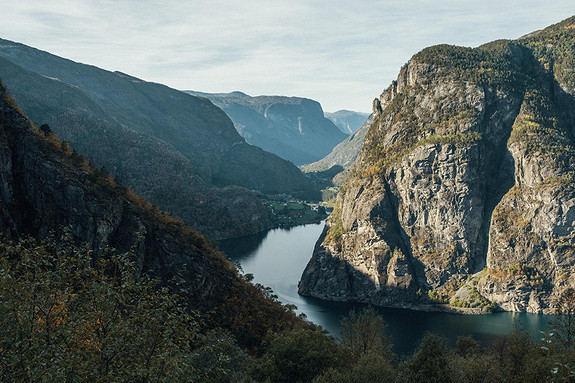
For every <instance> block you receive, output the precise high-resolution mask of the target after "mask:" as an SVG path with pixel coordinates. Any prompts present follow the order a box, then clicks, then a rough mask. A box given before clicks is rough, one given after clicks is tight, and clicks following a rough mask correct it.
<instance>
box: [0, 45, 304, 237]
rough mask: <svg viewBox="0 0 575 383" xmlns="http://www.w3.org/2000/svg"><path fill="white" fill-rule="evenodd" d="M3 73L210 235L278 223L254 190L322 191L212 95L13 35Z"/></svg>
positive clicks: (103, 157) (24, 96) (3, 51)
mask: <svg viewBox="0 0 575 383" xmlns="http://www.w3.org/2000/svg"><path fill="white" fill-rule="evenodd" d="M0 76H1V77H2V79H3V82H4V84H5V86H6V87H7V88H8V89H9V90H10V92H11V95H12V96H13V97H14V98H15V100H16V102H17V103H18V104H19V105H20V106H21V107H22V109H23V110H24V112H25V113H26V115H27V116H28V117H29V118H31V119H32V120H33V121H34V122H36V124H37V125H38V126H40V125H41V124H44V123H47V124H49V125H50V127H51V128H52V130H54V131H55V132H56V133H57V134H58V137H59V138H61V139H65V140H67V141H69V142H70V144H71V145H72V147H73V148H74V149H75V150H77V151H78V152H79V153H81V154H83V155H84V156H86V157H87V158H89V159H90V160H91V161H92V163H93V165H95V166H97V167H98V168H99V167H102V166H104V167H105V168H106V169H107V171H108V172H110V173H111V174H113V175H115V176H116V177H118V178H119V180H120V181H121V182H122V183H123V184H124V185H126V186H128V187H130V188H132V189H133V190H134V191H135V192H136V193H138V194H140V195H142V196H144V197H145V198H146V199H148V200H150V201H151V202H152V203H154V204H157V205H158V206H160V207H161V208H162V209H163V210H165V211H168V212H169V213H171V214H173V215H176V216H179V217H181V218H182V219H184V220H185V221H186V222H187V223H188V224H190V225H192V226H193V227H194V228H195V229H197V230H201V231H202V233H204V234H205V235H207V236H209V237H210V238H216V239H217V238H226V237H234V236H241V235H247V234H251V233H255V232H258V231H261V230H266V229H269V228H271V227H272V226H273V225H274V223H273V215H272V213H271V211H270V210H269V209H268V208H266V207H265V206H264V205H263V204H262V203H261V202H260V201H259V199H258V198H257V196H256V195H254V193H252V192H251V191H249V190H251V189H255V190H259V191H261V192H263V193H288V194H290V193H293V194H296V195H298V196H304V197H310V196H312V197H313V196H314V193H315V188H314V186H313V185H312V183H311V182H310V181H309V179H307V178H306V177H305V176H304V175H303V174H301V172H300V171H299V170H298V169H297V167H295V166H294V165H293V164H290V163H289V162H287V161H285V160H282V159H281V158H279V157H277V156H275V155H273V154H271V153H267V152H264V151H262V150H261V149H259V148H257V147H254V146H252V145H248V144H247V143H246V142H245V140H244V139H243V138H242V137H241V136H240V135H239V134H238V133H237V132H236V130H235V129H234V126H233V123H232V122H231V121H230V119H229V118H228V117H227V116H226V115H225V113H223V112H222V111H221V110H220V109H219V108H217V107H215V106H214V105H213V104H212V103H211V102H210V101H208V100H206V99H202V98H199V97H193V96H191V95H187V94H184V93H182V92H179V91H176V90H174V89H170V88H168V87H166V86H163V85H160V84H153V83H148V82H146V81H142V80H139V79H137V78H134V77H131V76H128V75H125V74H122V73H112V72H107V71H104V70H101V69H99V68H95V67H92V66H88V65H84V64H79V63H75V62H72V61H69V60H65V59H62V58H60V57H57V56H54V55H51V54H49V53H47V52H42V51H39V50H36V49H33V48H30V47H27V46H25V45H22V44H18V43H14V42H11V41H6V40H0ZM254 164H257V166H254ZM255 174H257V175H258V177H259V178H258V177H256V176H255ZM235 186H240V187H242V188H238V187H235ZM246 189H248V190H246Z"/></svg>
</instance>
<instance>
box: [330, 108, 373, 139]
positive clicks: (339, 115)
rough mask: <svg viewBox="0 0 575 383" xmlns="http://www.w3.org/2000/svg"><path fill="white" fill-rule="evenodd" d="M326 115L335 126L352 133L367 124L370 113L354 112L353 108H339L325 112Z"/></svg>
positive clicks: (346, 132) (344, 131)
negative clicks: (335, 110) (331, 111)
mask: <svg viewBox="0 0 575 383" xmlns="http://www.w3.org/2000/svg"><path fill="white" fill-rule="evenodd" d="M325 116H326V117H327V118H329V119H330V120H332V121H333V123H334V124H335V126H337V127H338V128H339V130H341V131H342V132H343V133H345V134H352V133H353V132H355V131H356V130H358V129H359V128H361V127H362V126H363V125H364V124H365V120H367V118H368V117H369V113H361V112H354V111H352V110H338V111H337V112H333V113H328V112H326V113H325Z"/></svg>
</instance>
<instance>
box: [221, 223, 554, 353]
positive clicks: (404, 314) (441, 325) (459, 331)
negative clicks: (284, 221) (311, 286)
mask: <svg viewBox="0 0 575 383" xmlns="http://www.w3.org/2000/svg"><path fill="white" fill-rule="evenodd" d="M323 225H324V223H323V222H322V223H321V224H310V225H304V226H296V227H293V228H291V229H275V230H271V231H269V232H266V233H261V234H256V235H253V236H249V237H243V238H235V239H231V240H225V241H221V243H220V249H221V250H223V251H224V252H225V253H226V254H228V257H229V258H230V259H231V260H232V261H237V262H239V263H240V264H241V266H242V269H243V270H244V272H245V273H251V274H253V275H254V282H259V283H261V284H263V285H265V286H269V287H271V288H272V289H273V290H274V292H275V293H276V295H278V297H279V299H280V300H281V301H282V302H283V303H285V304H288V303H291V304H294V305H296V306H297V307H298V310H297V311H298V312H303V313H305V314H306V315H307V318H308V319H309V320H310V321H312V322H314V323H316V324H319V325H321V326H322V327H323V328H325V329H327V330H328V331H329V332H330V333H332V334H333V335H335V336H338V335H339V329H340V322H341V319H342V318H343V317H344V316H346V315H347V314H348V313H349V311H350V310H351V309H352V308H355V309H356V310H360V309H361V308H362V307H364V306H363V305H359V304H348V303H341V302H325V301H321V300H318V299H312V298H304V297H301V296H299V295H298V293H297V283H298V281H299V279H300V277H301V274H302V272H303V270H304V268H305V266H306V264H307V262H308V261H309V259H310V257H311V254H312V251H313V248H314V245H315V242H316V241H317V239H318V238H319V236H320V234H321V231H322V229H323ZM378 312H379V313H380V315H381V316H382V317H383V319H384V320H385V322H386V323H387V329H388V333H389V334H390V335H392V337H393V342H394V344H395V347H394V351H395V352H396V353H398V354H400V355H405V354H409V353H411V352H412V351H413V350H414V348H415V347H416V346H417V345H418V344H419V341H420V340H421V338H422V337H423V336H424V334H425V333H426V332H428V331H432V332H435V333H437V334H440V335H442V336H444V337H446V338H447V339H448V340H449V342H450V343H451V344H452V345H453V344H455V340H456V338H457V336H459V335H472V336H473V337H474V338H475V339H477V340H480V341H482V342H483V343H484V344H489V343H491V342H492V341H493V340H494V339H495V338H496V337H497V336H498V335H502V334H506V333H509V332H510V331H511V330H512V329H513V326H514V323H515V322H517V323H518V324H520V325H521V326H522V327H524V328H526V329H527V330H529V331H530V332H531V333H532V334H533V335H534V336H538V334H539V331H544V330H545V329H546V328H547V323H548V321H549V320H550V319H552V317H550V316H545V315H536V314H526V313H496V314H489V315H457V314H448V313H426V312H418V311H412V310H405V309H386V308H380V309H378Z"/></svg>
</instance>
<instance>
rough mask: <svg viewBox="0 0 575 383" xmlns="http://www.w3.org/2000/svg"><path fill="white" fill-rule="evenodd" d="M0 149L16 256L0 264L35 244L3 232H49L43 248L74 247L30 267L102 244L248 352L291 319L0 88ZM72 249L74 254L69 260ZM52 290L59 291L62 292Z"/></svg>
mask: <svg viewBox="0 0 575 383" xmlns="http://www.w3.org/2000/svg"><path fill="white" fill-rule="evenodd" d="M0 148H1V150H0V164H1V166H0V195H1V196H2V198H1V200H0V232H1V233H2V238H0V248H1V252H2V254H3V256H4V254H5V253H6V252H11V251H13V252H14V254H13V257H15V258H13V259H12V258H9V259H8V261H10V262H13V261H15V259H16V258H17V257H25V256H24V252H25V250H26V249H28V250H29V249H33V248H35V246H34V245H33V244H28V245H26V244H24V245H23V247H22V245H19V246H20V247H21V248H20V251H17V250H16V247H15V245H14V244H11V245H10V244H9V242H10V241H9V240H8V239H7V237H6V236H11V237H12V238H18V237H26V236H31V237H33V238H36V240H37V241H40V240H42V239H45V238H50V237H52V238H55V239H54V240H53V242H54V243H55V244H54V245H50V246H48V248H52V246H55V247H56V249H57V248H58V246H64V245H65V243H66V242H67V241H71V246H74V244H77V245H78V246H79V248H78V249H76V250H74V249H73V247H68V248H63V249H61V250H62V251H61V255H60V257H61V258H58V254H60V253H58V252H56V253H55V254H53V255H52V256H53V257H54V258H53V259H52V261H50V262H56V264H51V263H42V264H38V265H37V267H38V270H40V269H41V268H42V267H46V266H47V265H49V266H50V267H55V268H56V269H57V268H58V267H59V262H62V264H61V265H62V267H63V266H64V264H65V262H72V263H74V262H80V258H78V257H80V255H79V254H80V253H82V254H83V256H84V257H89V258H90V257H92V258H93V259H92V261H93V262H96V260H98V259H104V258H106V257H109V255H110V251H111V249H113V250H114V251H115V252H116V253H118V254H124V253H125V254H127V255H126V256H128V257H129V258H130V259H128V260H125V261H126V262H129V263H131V264H133V265H134V266H135V269H134V273H135V276H138V275H144V274H149V275H151V276H153V277H154V278H157V279H158V280H159V281H160V283H161V284H162V285H164V286H171V288H172V289H175V291H177V292H179V294H181V295H182V296H183V297H184V298H185V305H186V307H188V309H193V310H198V312H199V313H201V315H202V321H204V322H205V323H203V325H205V326H207V327H204V329H206V328H210V327H211V328H215V327H219V328H225V329H226V331H229V332H231V333H232V334H233V335H234V336H235V338H236V339H237V340H238V341H239V342H240V344H242V345H243V346H244V347H246V348H247V349H251V348H254V350H255V348H257V347H259V345H260V344H261V342H262V340H263V337H264V335H265V333H266V332H267V331H268V330H270V329H280V328H288V327H290V326H292V325H294V324H295V323H296V322H297V319H296V318H295V315H294V314H293V313H291V312H290V311H289V310H287V309H286V308H284V307H283V306H281V305H279V304H278V303H275V302H272V301H271V300H269V299H267V298H266V293H265V292H264V291H262V290H260V289H258V288H256V287H254V286H253V285H251V284H249V283H246V282H245V281H244V279H243V278H242V277H241V276H240V275H238V272H237V270H236V268H235V266H234V265H232V264H231V263H230V262H229V261H227V259H226V257H225V255H224V254H223V253H220V252H218V251H216V250H214V249H213V248H212V247H211V246H210V245H208V243H207V241H206V240H205V238H204V237H203V236H201V235H200V234H198V233H197V232H195V231H193V230H192V229H190V228H189V227H188V226H186V225H184V224H183V223H182V222H181V220H178V219H175V218H172V217H170V216H169V215H167V214H166V213H164V212H162V211H160V210H158V209H157V207H156V206H153V205H151V204H150V203H148V202H147V201H145V200H144V199H143V198H142V197H139V196H136V195H135V194H133V193H132V192H131V191H130V190H129V189H126V188H124V187H122V186H120V185H118V184H116V183H115V182H114V181H113V180H112V179H111V177H109V176H106V175H103V174H101V173H100V172H99V171H98V170H95V169H92V168H91V167H90V166H89V165H88V164H87V163H86V162H85V161H84V160H83V158H82V157H81V156H79V155H78V154H76V153H75V152H73V151H72V150H71V149H70V148H69V146H68V145H67V144H65V142H62V141H58V140H56V139H55V138H54V137H53V136H49V137H44V134H43V133H42V132H40V131H39V130H38V129H36V128H35V127H34V126H33V125H32V124H31V123H30V122H29V120H28V119H27V118H26V117H25V116H24V115H23V114H22V112H21V110H20V109H19V108H18V107H17V106H16V104H15V103H14V101H13V99H11V97H9V96H8V95H7V93H6V90H5V88H4V87H3V86H1V84H0ZM64 237H66V238H67V239H65V240H63V239H62V238H64ZM83 244H85V246H87V250H86V249H85V248H84V247H83ZM37 251H38V257H40V253H42V256H45V255H46V254H44V252H45V251H46V248H40V247H38V248H37ZM48 253H50V254H51V252H50V251H48ZM64 254H66V255H64ZM74 254H76V255H75V256H76V257H77V258H76V260H74V259H71V258H70V257H73V256H74ZM47 259H48V258H47ZM30 262H32V263H34V262H36V260H34V259H31V260H30ZM46 262H48V261H47V260H46ZM88 262H89V263H90V260H88ZM6 266H7V264H4V263H2V265H1V267H2V268H3V270H4V268H5V267H6ZM21 267H24V268H26V267H27V265H26V264H24V265H14V270H16V269H19V268H21ZM29 267H30V268H33V267H32V266H30V265H29ZM78 267H79V266H78ZM113 270H114V269H111V270H108V271H109V272H112V271H113ZM38 273H39V271H38ZM18 275H19V274H18V273H16V274H13V275H12V277H14V278H16V277H17V276H18ZM42 275H43V274H38V275H37V276H36V277H37V278H40V277H42ZM112 275H114V273H113V272H112ZM5 277H9V274H3V275H2V278H5ZM86 278H87V276H86ZM55 282H57V281H54V283H55ZM77 282H78V283H80V284H81V283H83V282H82V280H81V279H80V280H78V281H77ZM84 282H86V283H88V279H86V281H84ZM32 292H33V291H30V293H32ZM51 293H52V294H53V296H62V297H65V294H64V293H65V292H64V291H61V292H58V291H52V292H51ZM54 294H56V295H54ZM58 294H62V295H58ZM3 297H4V295H3ZM62 299H64V298H62ZM1 303H2V304H4V300H2V302H1ZM110 304H112V302H110ZM150 310H152V308H150ZM208 311H209V312H210V313H212V314H213V316H210V315H208ZM107 314H110V313H107ZM163 315H164V316H165V315H167V313H163ZM256 317H257V318H259V319H258V320H257V321H256V322H253V323H252V321H253V318H256ZM91 319H96V318H91Z"/></svg>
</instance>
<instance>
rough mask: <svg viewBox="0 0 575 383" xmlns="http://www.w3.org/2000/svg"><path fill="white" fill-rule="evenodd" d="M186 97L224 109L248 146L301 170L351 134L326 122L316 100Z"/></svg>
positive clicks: (236, 94)
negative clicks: (196, 98) (289, 162)
mask: <svg viewBox="0 0 575 383" xmlns="http://www.w3.org/2000/svg"><path fill="white" fill-rule="evenodd" d="M187 93H190V94H194V95H198V96H203V97H206V98H208V99H209V100H211V101H212V102H213V103H214V104H216V105H217V106H218V107H220V108H222V110H223V111H224V112H226V114H227V115H228V116H229V117H230V118H231V119H232V121H233V122H234V125H235V127H236V129H237V131H238V132H239V133H240V134H241V136H242V137H244V138H245V139H246V141H247V142H248V143H250V144H252V145H256V146H258V147H260V148H262V149H264V150H267V151H269V152H271V153H275V154H277V155H278V156H280V157H282V158H284V159H286V160H289V161H291V162H293V163H294V164H296V165H298V166H299V165H302V164H307V163H310V162H314V161H317V160H319V159H320V158H322V157H324V156H325V155H327V154H328V153H329V152H330V151H331V150H332V149H333V148H334V146H336V145H337V144H339V143H340V142H341V141H343V140H344V139H345V138H346V137H347V135H348V134H349V133H343V132H342V131H340V130H339V129H338V128H337V126H336V125H335V124H334V123H333V122H332V121H331V120H329V119H327V118H325V117H324V113H323V110H322V108H321V105H320V104H319V103H318V102H317V101H314V100H310V99H306V98H301V97H282V96H258V97H251V96H248V95H247V94H244V93H241V92H232V93H223V94H222V93H199V92H193V91H188V92H187Z"/></svg>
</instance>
